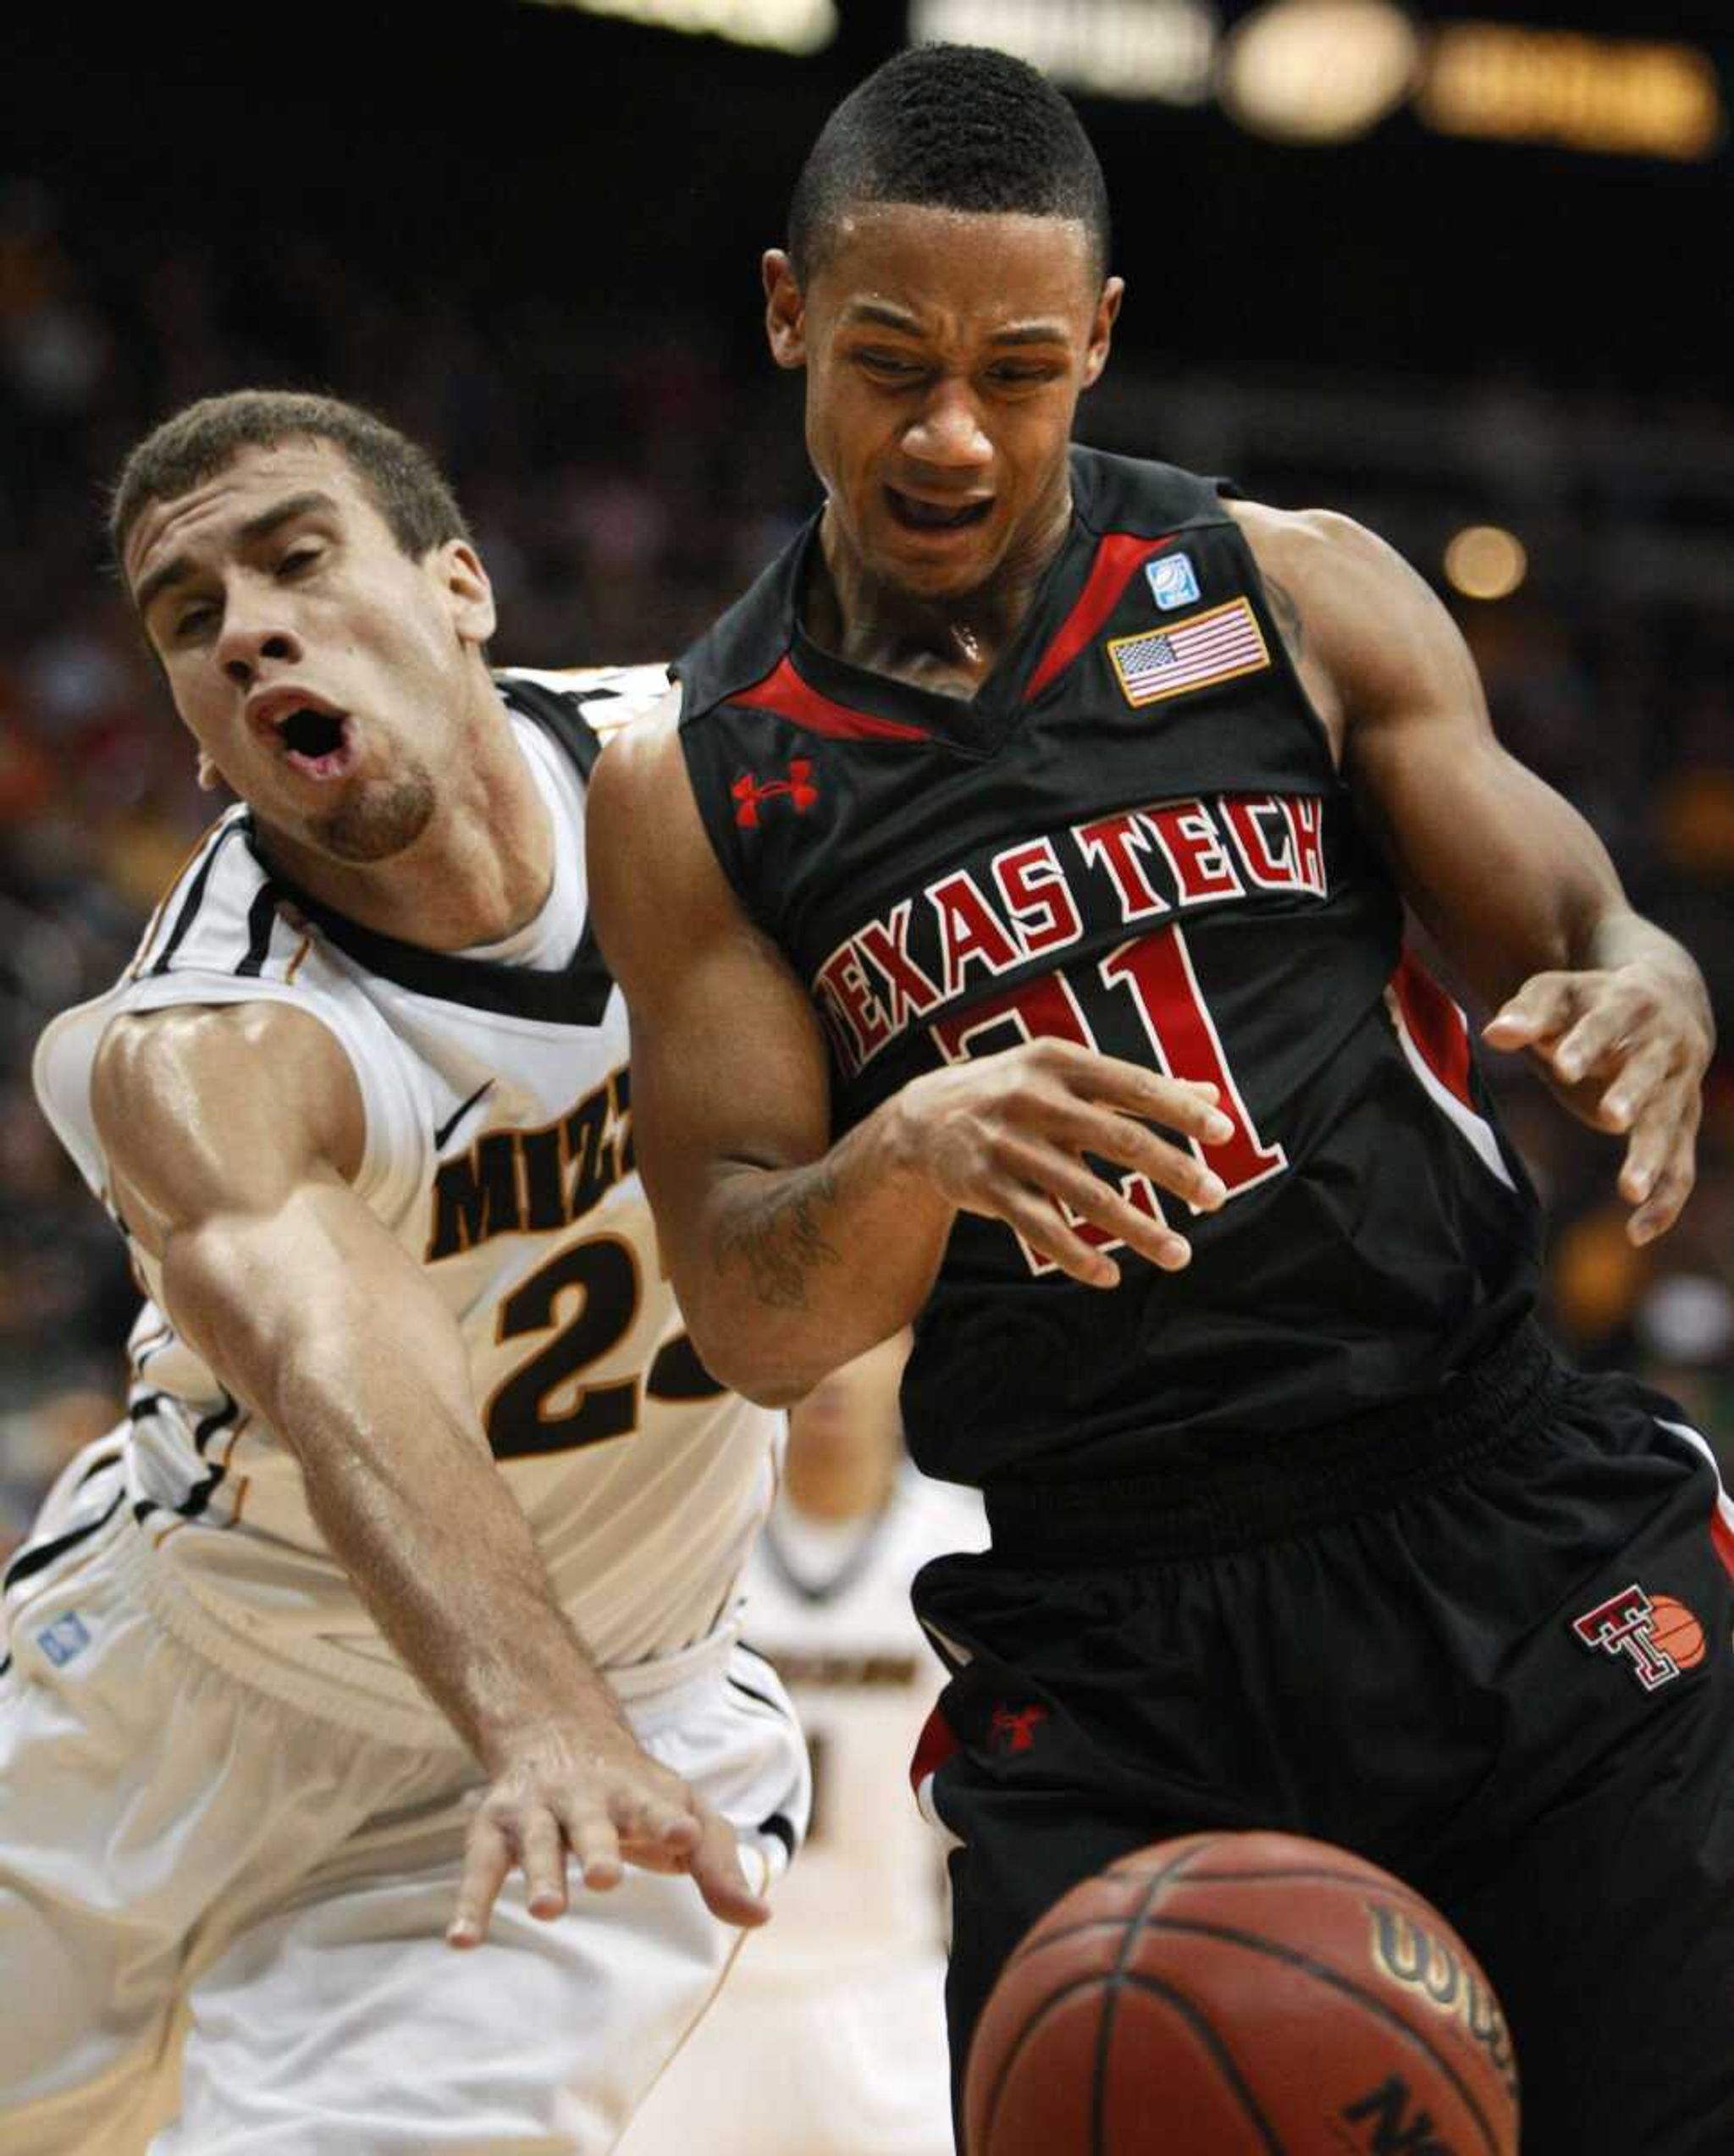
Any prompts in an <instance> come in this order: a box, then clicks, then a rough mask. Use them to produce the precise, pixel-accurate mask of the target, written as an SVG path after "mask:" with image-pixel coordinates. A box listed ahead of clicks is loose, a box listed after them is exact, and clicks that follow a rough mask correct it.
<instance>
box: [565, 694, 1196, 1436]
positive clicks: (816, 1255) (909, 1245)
mask: <svg viewBox="0 0 1734 2156" xmlns="http://www.w3.org/2000/svg"><path fill="white" fill-rule="evenodd" d="M586 825H587V830H588V846H589V885H590V902H591V907H592V913H593V918H594V921H595V924H596V927H597V931H598V934H599V937H600V939H601V943H602V947H603V950H604V952H605V955H606V957H607V958H608V962H609V963H610V967H611V968H613V970H614V973H615V975H616V979H618V980H619V982H620V984H621V987H622V988H623V989H624V990H625V991H626V995H627V1005H628V1007H629V1008H630V1010H631V1012H632V1126H633V1144H634V1149H635V1151H636V1154H637V1157H638V1164H639V1167H640V1170H641V1172H643V1177H644V1182H645V1186H646V1188H647V1189H648V1190H649V1196H650V1200H651V1203H652V1205H654V1208H655V1210H656V1217H657V1222H658V1226H659V1228H660V1232H661V1241H662V1247H663V1249H664V1252H665V1256H666V1260H667V1263H668V1265H669V1270H670V1272H671V1275H672V1277H673V1280H674V1284H675V1288H676V1293H678V1295H679V1297H680V1300H681V1305H682V1310H684V1312H685V1314H686V1318H687V1323H688V1326H689V1328H690V1329H691V1332H692V1334H693V1340H694V1342H695V1343H696V1344H697V1346H698V1348H699V1353H700V1354H702V1355H703V1357H704V1360H705V1362H706V1363H707V1364H708V1365H709V1366H710V1368H711V1369H712V1370H715V1373H716V1375H717V1376H719V1377H720V1378H721V1379H722V1380H723V1381H725V1382H726V1383H727V1384H730V1385H732V1386H733V1387H735V1389H736V1390H737V1391H738V1392H744V1393H746V1394H747V1395H748V1397H750V1398H754V1399H757V1400H763V1401H766V1402H770V1403H783V1402H786V1401H788V1400H792V1399H797V1398H799V1397H800V1396H801V1395H802V1394H803V1392H808V1391H809V1390H810V1389H811V1387H813V1386H814V1385H815V1384H816V1383H817V1382H818V1381H819V1380H820V1378H821V1377H823V1376H825V1375H826V1372H828V1371H830V1370H834V1369H836V1368H837V1365H839V1364H842V1363H845V1362H848V1361H849V1360H851V1359H853V1357H854V1356H856V1355H858V1354H862V1353H863V1352H864V1350H866V1349H867V1348H870V1347H872V1346H873V1345H874V1344H875V1343H876V1342H878V1341H881V1340H883V1339H885V1338H886V1337H888V1336H889V1335H890V1334H892V1332H897V1330H898V1329H899V1328H900V1327H901V1326H903V1325H906V1324H907V1323H908V1321H909V1320H910V1319H911V1318H912V1317H913V1316H914V1314H915V1313H916V1311H917V1310H919V1308H920V1306H921V1304H923V1302H925V1299H926V1297H927V1294H928V1291H929V1289H930V1288H931V1286H932V1284H933V1278H934V1275H935V1273H936V1271H937V1269H938V1265H939V1261H940V1258H941V1255H942V1253H943V1250H944V1248H945V1243H946V1238H947V1236H948V1235H949V1233H950V1232H951V1227H952V1223H953V1220H954V1218H955V1217H956V1216H957V1214H958V1212H959V1211H960V1210H967V1211H970V1212H975V1213H980V1214H983V1215H985V1216H987V1217H988V1218H990V1219H995V1220H1001V1221H1006V1222H1007V1223H1008V1224H1009V1225H1010V1226H1011V1227H1014V1228H1016V1229H1017V1230H1018V1232H1019V1233H1020V1234H1021V1235H1023V1236H1024V1238H1026V1240H1027V1241H1028V1242H1029V1243H1030V1244H1031V1245H1032V1246H1033V1247H1034V1248H1035V1249H1037V1250H1038V1251H1040V1252H1041V1253H1042V1254H1044V1255H1046V1256H1047V1257H1049V1258H1051V1259H1052V1260H1053V1261H1054V1263H1055V1264H1057V1265H1059V1266H1060V1267H1061V1268H1062V1269H1063V1271H1066V1272H1068V1273H1069V1274H1070V1275H1071V1276H1072V1277H1073V1278H1074V1279H1076V1280H1080V1281H1083V1282H1085V1283H1087V1284H1088V1285H1090V1286H1091V1287H1098V1288H1106V1287H1112V1286H1113V1284H1114V1282H1116V1281H1117V1280H1118V1277H1119V1272H1118V1266H1117V1265H1115V1264H1114V1262H1113V1260H1112V1259H1111V1258H1108V1257H1107V1256H1105V1255H1104V1254H1102V1252H1101V1251H1100V1250H1098V1249H1094V1248H1092V1247H1091V1243H1089V1242H1088V1241H1086V1240H1085V1238H1084V1237H1082V1236H1081V1235H1080V1234H1079V1233H1078V1232H1077V1224H1078V1223H1079V1222H1080V1221H1088V1222H1091V1223H1094V1224H1095V1225H1096V1226H1097V1227H1101V1228H1103V1229H1105V1230H1107V1232H1108V1234H1109V1235H1111V1236H1113V1237H1115V1238H1118V1239H1119V1240H1121V1241H1123V1242H1124V1243H1127V1244H1129V1246H1130V1247H1131V1248H1132V1249H1135V1250H1136V1251H1138V1252H1140V1254H1143V1255H1144V1256H1146V1257H1147V1258H1149V1259H1151V1260H1152V1261H1153V1262H1154V1263H1156V1264H1157V1265H1162V1266H1165V1267H1167V1268H1168V1269H1169V1270H1173V1269H1174V1268H1176V1267H1178V1266H1179V1265H1185V1263H1186V1260H1187V1258H1188V1256H1189V1254H1190V1252H1189V1249H1188V1245H1187V1244H1186V1243H1185V1239H1184V1238H1182V1237H1181V1236H1179V1234H1177V1233H1176V1232H1174V1231H1173V1229H1172V1228H1171V1227H1168V1224H1167V1223H1166V1222H1165V1221H1160V1220H1153V1219H1151V1216H1149V1215H1148V1214H1146V1213H1145V1212H1142V1211H1140V1210H1139V1209H1138V1208H1136V1207H1135V1206H1133V1205H1129V1204H1128V1203H1127V1202H1126V1200H1125V1199H1124V1198H1123V1197H1122V1195H1121V1194H1120V1193H1119V1191H1118V1189H1116V1188H1114V1186H1113V1184H1112V1183H1108V1182H1107V1181H1105V1180H1104V1179H1103V1178H1102V1177H1100V1176H1098V1175H1096V1173H1094V1172H1092V1170H1091V1168H1090V1167H1089V1166H1086V1165H1085V1161H1084V1159H1083V1155H1085V1154H1091V1155H1096V1156H1097V1157H1098V1158H1100V1159H1102V1160H1104V1161H1112V1162H1114V1163H1117V1164H1118V1166H1120V1167H1123V1168H1131V1169H1135V1170H1139V1171H1141V1172H1143V1173H1144V1174H1145V1175H1146V1176H1148V1177H1150V1179H1151V1182H1153V1183H1157V1184H1158V1185H1159V1186H1160V1187H1162V1188H1164V1189H1167V1190H1170V1191H1173V1192H1175V1193H1177V1194H1179V1196H1181V1197H1183V1198H1185V1199H1187V1200H1189V1201H1190V1203H1191V1204H1193V1205H1196V1206H1197V1207H1199V1208H1200V1209H1201V1210H1214V1209H1215V1207H1217V1206H1218V1205H1220V1204H1221V1203H1222V1201H1223V1186H1222V1183H1221V1182H1220V1181H1219V1179H1218V1177H1217V1176H1216V1175H1215V1174H1214V1173H1213V1172H1212V1171H1211V1170H1210V1169H1208V1168H1207V1167H1205V1166H1203V1165H1202V1164H1201V1162H1200V1161H1198V1159H1197V1158H1196V1155H1194V1154H1193V1153H1192V1152H1191V1150H1190V1149H1189V1148H1188V1147H1187V1146H1186V1145H1185V1144H1173V1143H1171V1142H1170V1141H1169V1140H1168V1139H1165V1138H1162V1137H1159V1136H1158V1135H1157V1133H1156V1132H1155V1131H1153V1130H1151V1128H1150V1127H1149V1126H1150V1123H1151V1122H1159V1123H1161V1124H1162V1125H1164V1126H1166V1127H1167V1128H1169V1129H1171V1130H1174V1131H1178V1132H1179V1133H1182V1134H1183V1136H1185V1137H1196V1138H1198V1139H1202V1140H1206V1141H1207V1142H1210V1143H1212V1144H1220V1143H1221V1142H1222V1141H1223V1139H1225V1138H1227V1137H1228V1136H1230V1135H1231V1134H1232V1127H1231V1126H1230V1125H1229V1122H1228V1120H1227V1118H1226V1117H1223V1115H1221V1114H1220V1113H1219V1111H1218V1110H1217V1109H1216V1108H1215V1107H1214V1106H1212V1103H1213V1101H1214V1100H1215V1089H1214V1088H1212V1087H1210V1086H1201V1085H1194V1084H1185V1083H1181V1082H1177V1081H1175V1080H1173V1079H1170V1078H1162V1077H1158V1076H1157V1074H1156V1073H1155V1072H1151V1071H1148V1070H1146V1069H1144V1068H1143V1067H1140V1066H1139V1065H1136V1064H1133V1063H1127V1062H1121V1061H1118V1060H1116V1059H1115V1058H1113V1057H1111V1056H1096V1055H1092V1054H1091V1053H1090V1052H1088V1051H1087V1050H1084V1049H1080V1048H1078V1047H1075V1046H1074V1045H1071V1044H1070V1043H1068V1042H1059V1041H1048V1042H1041V1043H1037V1044H1033V1045H1030V1046H1028V1047H1023V1048H1015V1049H1010V1050H1006V1051H1005V1052H1003V1053H1002V1054H1000V1055H996V1056H982V1057H980V1059H978V1060H976V1061H970V1062H967V1063H963V1064H959V1065H957V1066H955V1067H950V1068H947V1069H943V1070H936V1071H933V1072H928V1073H926V1074H925V1075H923V1076H922V1077H920V1078H916V1079H914V1080H913V1081H912V1082H911V1083H910V1084H908V1085H907V1086H905V1087H904V1088H903V1091H902V1092H900V1093H898V1094H897V1095H894V1096H893V1097H892V1099H891V1100H887V1101H886V1102H884V1103H883V1104H882V1105H881V1106H880V1107H879V1108H877V1109H876V1110H875V1111H874V1112H873V1113H872V1114H871V1115H870V1116H869V1117H866V1118H865V1119H864V1121H863V1122H860V1123H859V1124H858V1125H857V1126H856V1127H855V1128H854V1129H853V1130H852V1131H850V1132H849V1133H848V1134H847V1135H846V1136H845V1137H843V1138H842V1139H840V1140H839V1141H838V1142H837V1144H834V1145H833V1144H831V1143H830V1124H831V1113H830V1108H831V1104H830V1078H829V1069H828V1064H827V1061H826V1049H825V1043H824V1039H823V1036H822V1034H821V1033H820V1027H819V1022H818V1020H817V1018H816V1017H815V1014H814V1012H813V1010H812V1007H811V1006H810V1004H809V1001H808V999H807V996H806V995H805V993H804V991H803V989H802V987H801V984H800V983H799V982H798V980H797V979H796V978H795V977H794V974H793V973H792V971H791V970H790V968H789V967H788V965H787V962H786V961H785V960H784V958H783V957H781V954H780V953H779V952H778V951H776V950H775V949H774V948H773V947H772V946H770V943H769V942H768V941H767V940H766V939H765V937H764V935H762V934H761V933H760V932H759V930H758V929H757V928H756V927H755V926H754V924H752V923H751V922H750V921H749V920H748V918H746V916H745V914H744V913H743V910H742V908H741V906H740V904H739V902H738V901H737V898H736V896H735V895H734V893H733V891H732V890H731V889H730V887H729V885H728V883H727V880H726V878H725V877H724V875H723V874H722V871H721V868H720V867H719V866H718V864H717V862H716V859H715V855H714V853H713V852H712V851H711V848H710V841H709V840H708V838H707V837H706V836H705V834H704V826H703V824H702V823H701V822H700V820H699V811H698V808H697V804H696V803H695V802H694V800H693V793H692V787H691V785H690V782H689V780H688V776H687V771H686V764H685V760H684V758H683V756H682V752H681V747H680V743H679V740H678V737H677V736H676V731H675V729H674V725H673V714H672V712H669V713H668V714H665V718H664V720H662V721H660V722H659V723H657V724H655V725H649V726H645V727H641V728H635V729H634V730H632V731H631V732H630V733H622V734H621V735H620V736H616V739H615V740H614V741H613V742H611V743H610V746H609V747H608V749H607V750H606V752H605V754H604V755H603V758H602V759H601V762H600V764H599V765H598V767H597V769H596V773H595V775H594V779H593V780H592V783H591V789H590V800H589V804H588V814H587V817H586ZM1063 1209H1068V1210H1063Z"/></svg>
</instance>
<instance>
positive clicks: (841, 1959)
mask: <svg viewBox="0 0 1734 2156" xmlns="http://www.w3.org/2000/svg"><path fill="white" fill-rule="evenodd" d="M907 1354H908V1337H907V1335H903V1334H899V1335H897V1336H896V1337H893V1338H892V1339H891V1340H888V1341H886V1342H884V1343H882V1344H881V1346H879V1347H877V1348H873V1349H871V1350H870V1352H869V1353H868V1354H865V1355H863V1356H861V1357H860V1358H859V1360H857V1361H855V1362H853V1363H850V1364H848V1365H845V1366H844V1367H843V1368H842V1370H837V1371H834V1372H833V1373H832V1375H831V1376H830V1377H828V1378H826V1379H825V1380H824V1381H823V1382H822V1383H821V1384H820V1386H819V1387H818V1388H817V1390H816V1391H815V1392H812V1393H810V1394H809V1396H808V1398H806V1400H804V1401H803V1403H801V1405H800V1406H798V1408H796V1409H793V1410H792V1413H791V1415H790V1418H789V1450H788V1459H787V1467H786V1469H785V1473H784V1477H783V1481H782V1485H781V1488H780V1489H779V1491H778V1492H777V1499H776V1508H775V1509H774V1510H773V1512H772V1514H771V1517H770V1524H769V1525H767V1527H766V1528H765V1532H764V1534H763V1536H761V1537H760V1538H759V1544H758V1547H756V1549H755V1550H754V1553H753V1556H752V1558H751V1559H750V1560H749V1562H748V1568H747V1573H746V1584H747V1602H746V1635H747V1637H748V1639H749V1640H751V1641H752V1642H753V1644H754V1646H756V1647H758V1648H759V1650H760V1651H762V1652H763V1653H764V1655H765V1657H766V1659H767V1660H768V1661H770V1662H772V1663H773V1664H774V1665H775V1666H776V1669H777V1671H778V1673H779V1674H780V1675H781V1678H782V1679H783V1682H784V1683H785V1684H786V1685H787V1686H788V1689H789V1692H790V1694H791V1696H792V1698H793V1700H794V1702H795V1705H796V1707H797V1708H798V1710H799V1712H800V1717H801V1723H802V1726H803V1729H805V1730H806V1732H807V1737H808V1742H809V1745H810V1747H811V1751H812V1756H813V1820H812V1826H811V1828H810V1829H809V1836H808V1840H807V1844H806V1846H805V1848H804V1849H803V1851H802V1854H801V1861H800V1862H799V1863H798V1864H797V1865H796V1866H795V1867H794V1869H793V1871H792V1872H791V1873H790V1875H789V1878H788V1880H787V1883H786V1884H784V1885H783V1886H781V1888H779V1889H778V1892H777V1910H776V1923H775V1924H773V1925H771V1926H770V1927H769V1928H768V1929H767V1930H766V1931H765V1933H763V1934H762V1935H761V1936H759V1937H757V1938H752V1939H749V1940H748V1942H747V1943H746V1944H745V1945H744V1947H743V1949H742V1952H741V1954H740V1955H739V1957H738V1958H737V1961H736V1964H735V1967H734V1969H733V1971H732V1974H731V1975H730V1977H729V1980H728V1984H727V1987H726V1989H725V1990H724V1992H723V1993H722V1996H721V1999H719V2001H718V2002H717V2004H716V2006H715V2008H714V2009H713V2010H712V2011H711V2012H710V2013H709V2014H708V2015H705V2017H704V2021H702V2022H701V2023H700V2024H699V2027H698V2029H697V2030H696V2032H694V2034H693V2037H692V2038H691V2039H690V2040H689V2042H688V2043H687V2045H686V2047H685V2048H684V2049H683V2050H682V2052H681V2054H680V2056H679V2057H678V2058H677V2059H676V2061H675V2063H674V2065H672V2066H671V2068H670V2069H669V2071H668V2072H667V2073H666V2074H665V2076H663V2078H662V2080H661V2081H660V2082H658V2083H657V2085H656V2087H655V2088H654V2090H653V2091H652V2092H651V2093H650V2095H649V2098H647V2100H646V2102H645V2103H644V2104H643V2108H642V2109H640V2111H639V2113H638V2116H637V2117H636V2118H635V2119H634V2120H633V2122H632V2126H631V2127H630V2129H629V2130H628V2131H627V2137H626V2138H625V2140H624V2141H623V2142H621V2156H698V2153H699V2152H703V2156H951V2150H952V2148H953V2139H952V2120H951V2094H950V2071H951V2070H950V2067H949V2065H948V2063H947V2055H946V2043H945V1937H944V1932H945V1891H944V1877H943V1873H942V1868H941V1866H942V1842H941V1839H940V1837H939V1835H938V1833H936V1830H935V1828H932V1827H931V1826H929V1825H928V1824H926V1823H925V1822H924V1821H923V1819H922V1817H921V1816H920V1814H919V1812H918V1811H917V1810H916V1806H915V1802H914V1797H913V1796H912V1795H911V1793H910V1789H909V1779H908V1776H909V1759H910V1755H911V1754H912V1752H914V1751H915V1748H916V1740H917V1738H918V1736H919V1733H920V1730H921V1728H922V1725H923V1723H924V1721H925V1718H926V1717H927V1715H928V1713H929V1712H930V1710H931V1708H932V1707H933V1704H934V1701H935V1700H936V1697H937V1695H938V1692H939V1688H940V1686H941V1685H942V1683H943V1682H944V1678H945V1673H944V1671H943V1669H942V1668H941V1666H940V1663H939V1662H938V1660H937V1658H936V1657H935V1655H934V1652H933V1650H932V1648H931V1646H929V1645H928V1642H927V1639H926V1635H925V1634H924V1633H923V1631H922V1629H921V1628H920V1626H919V1624H917V1623H916V1622H915V1619H914V1615H913V1613H911V1610H910V1607H909V1582H910V1580H912V1579H913V1578H914V1575H915V1574H916V1572H917V1571H918V1570H919V1569H920V1567H921V1566H922V1565H924V1564H925V1563H926V1562H927V1560H928V1559H929V1558H932V1557H937V1556H940V1555H942V1554H943V1553H945V1552H949V1551H955V1550H966V1549H980V1547H983V1545H984V1544H985V1543H986V1540H987V1530H986V1519H985V1517H984V1515H983V1513H982V1509H981V1503H980V1498H979V1497H977V1495H976V1494H975V1492H974V1491H969V1490H962V1489H958V1488H955V1487H953V1486H951V1485H950V1484H947V1483H942V1482H933V1481H929V1480H928V1479H927V1478H926V1477H925V1475H919V1474H918V1473H917V1472H916V1471H915V1469H914V1467H912V1466H911V1465H910V1464H908V1460H907V1459H906V1458H905V1457H904V1455H903V1428H902V1424H901V1421H900V1419H899V1417H898V1414H897V1381H898V1378H899V1376H901V1374H902V1370H903V1362H904V1359H905V1358H906V1356H907Z"/></svg>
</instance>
